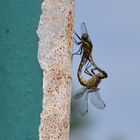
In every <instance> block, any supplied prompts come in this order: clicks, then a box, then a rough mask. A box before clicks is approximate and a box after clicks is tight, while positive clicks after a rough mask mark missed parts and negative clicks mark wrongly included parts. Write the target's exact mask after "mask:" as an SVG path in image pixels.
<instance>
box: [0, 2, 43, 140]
mask: <svg viewBox="0 0 140 140" xmlns="http://www.w3.org/2000/svg"><path fill="white" fill-rule="evenodd" d="M40 7H41V1H40V0H24V1H23V0H13V1H12V0H11V1H9V0H0V140H38V126H39V121H40V112H41V105H42V103H41V102H42V71H41V69H40V66H39V64H38V60H37V49H38V48H37V47H38V43H37V42H38V37H37V34H36V28H37V25H38V21H39V18H40V14H41V8H40Z"/></svg>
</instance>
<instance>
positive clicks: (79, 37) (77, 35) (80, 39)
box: [74, 31, 81, 40]
mask: <svg viewBox="0 0 140 140" xmlns="http://www.w3.org/2000/svg"><path fill="white" fill-rule="evenodd" d="M74 34H75V35H76V36H77V37H78V39H79V40H81V38H80V36H79V35H78V34H77V33H76V32H75V31H74Z"/></svg>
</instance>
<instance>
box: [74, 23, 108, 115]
mask: <svg viewBox="0 0 140 140" xmlns="http://www.w3.org/2000/svg"><path fill="white" fill-rule="evenodd" d="M74 33H75V36H76V37H77V38H78V39H79V40H80V41H79V42H78V41H77V40H76V39H75V38H73V39H74V43H75V44H76V45H78V46H79V45H80V48H79V50H78V51H77V52H76V53H73V55H82V58H81V62H80V64H79V68H78V71H77V76H78V80H79V82H80V84H81V85H82V86H83V87H82V88H81V89H79V90H78V91H76V92H75V95H74V96H73V97H72V99H73V100H74V101H76V103H77V104H78V108H77V109H78V112H79V113H80V114H81V115H82V116H84V115H86V114H87V112H88V98H89V94H90V101H91V103H92V104H93V105H94V106H95V107H96V108H98V109H104V108H105V106H106V105H105V103H104V101H103V100H102V98H101V97H100V94H99V90H100V88H98V85H99V83H100V82H101V80H102V79H104V78H107V73H106V72H105V71H103V70H102V69H101V68H99V67H98V66H97V65H96V63H95V62H94V60H93V57H92V48H93V45H92V42H91V40H90V37H89V34H88V31H87V28H86V25H85V23H82V24H81V34H82V35H81V37H80V36H79V35H78V34H77V33H76V32H74ZM73 55H72V56H73ZM84 67H85V69H84V73H85V74H87V75H89V76H90V79H88V80H86V79H84V78H83V76H82V71H83V68H84ZM89 69H90V71H89ZM95 71H98V73H97V74H96V73H95Z"/></svg>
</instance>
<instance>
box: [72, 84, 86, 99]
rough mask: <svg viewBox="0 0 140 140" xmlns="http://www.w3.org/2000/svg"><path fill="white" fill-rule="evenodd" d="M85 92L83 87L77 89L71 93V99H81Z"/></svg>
mask: <svg viewBox="0 0 140 140" xmlns="http://www.w3.org/2000/svg"><path fill="white" fill-rule="evenodd" d="M85 91H86V88H84V87H82V88H80V89H78V90H77V91H75V92H73V96H72V98H73V99H78V98H81V97H82V96H83V95H84V93H85Z"/></svg>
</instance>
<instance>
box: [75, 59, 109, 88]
mask: <svg viewBox="0 0 140 140" xmlns="http://www.w3.org/2000/svg"><path fill="white" fill-rule="evenodd" d="M84 61H85V58H84V57H82V59H81V62H80V65H79V68H78V72H77V76H78V80H79V82H80V84H81V85H82V86H85V87H86V88H87V89H94V88H97V87H98V85H99V83H100V82H101V79H104V78H107V73H106V72H105V71H101V72H99V73H98V74H96V75H93V74H92V75H93V76H92V77H91V78H90V79H89V80H85V79H84V78H83V77H82V68H83V66H84Z"/></svg>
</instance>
